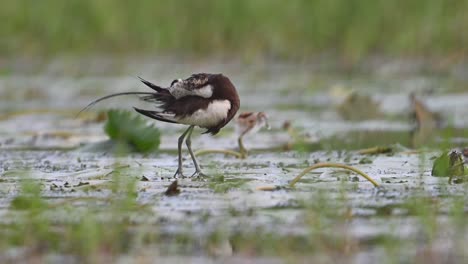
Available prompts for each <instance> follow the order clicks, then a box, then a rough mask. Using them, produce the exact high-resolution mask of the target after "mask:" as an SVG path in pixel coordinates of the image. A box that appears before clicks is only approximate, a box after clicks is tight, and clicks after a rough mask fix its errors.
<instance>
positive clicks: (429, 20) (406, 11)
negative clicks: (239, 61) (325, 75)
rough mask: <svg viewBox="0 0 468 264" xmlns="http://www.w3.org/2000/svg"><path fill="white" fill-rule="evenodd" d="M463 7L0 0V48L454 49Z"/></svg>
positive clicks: (44, 51) (457, 51) (347, 1)
mask: <svg viewBox="0 0 468 264" xmlns="http://www.w3.org/2000/svg"><path fill="white" fill-rule="evenodd" d="M467 11H468V1H464V0H451V1H440V0H411V1H406V0H394V1H385V0H376V1H370V0H369V1H368V0H316V1H312V0H310V1H309V0H302V1H301V0H295V1H287V2H285V1H281V0H256V1H252V0H225V1H219V0H201V1H191V0H187V1H184V0H174V1H162V0H140V1H124V0H119V1H110V0H100V1H92V0H68V1H62V0H43V1H34V0H17V1H2V3H1V7H0V18H1V21H2V23H1V24H0V36H1V38H0V54H1V55H15V54H21V55H28V54H32V55H55V54H57V53H58V54H63V53H65V54H69V53H84V52H86V53H88V52H89V53H99V52H115V53H122V52H123V53H145V52H150V53H156V54H157V53H165V52H178V53H182V54H184V55H201V56H204V55H207V54H211V53H212V52H213V51H214V54H215V55H219V54H228V55H237V56H240V57H244V58H246V57H249V56H273V57H280V58H300V57H307V56H311V55H317V54H323V53H324V52H330V53H332V54H338V55H339V56H341V57H344V58H349V59H359V58H361V57H363V56H366V55H371V54H384V55H389V56H394V55H398V56H427V55H430V56H456V57H458V56H460V55H464V54H465V52H466V49H467V47H468V31H467V30H466V25H468V16H467V15H466V14H467Z"/></svg>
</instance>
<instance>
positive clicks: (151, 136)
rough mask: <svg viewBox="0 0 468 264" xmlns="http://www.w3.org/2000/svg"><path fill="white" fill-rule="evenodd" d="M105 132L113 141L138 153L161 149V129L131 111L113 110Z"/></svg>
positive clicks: (109, 114) (110, 112) (108, 114)
mask: <svg viewBox="0 0 468 264" xmlns="http://www.w3.org/2000/svg"><path fill="white" fill-rule="evenodd" d="M107 116H108V120H107V122H106V124H105V126H104V131H105V132H106V134H107V135H108V136H109V137H110V138H111V140H112V141H114V142H116V143H117V144H120V145H122V146H123V147H129V148H130V149H131V150H133V151H136V152H142V153H148V152H151V151H154V150H157V149H158V148H159V144H160V143H161V140H160V138H161V133H160V132H159V129H158V128H156V127H154V126H152V125H148V124H147V122H146V121H145V120H144V119H143V118H141V117H139V116H136V115H135V114H133V113H131V112H129V111H122V110H111V111H109V112H108V113H107Z"/></svg>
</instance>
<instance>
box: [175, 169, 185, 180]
mask: <svg viewBox="0 0 468 264" xmlns="http://www.w3.org/2000/svg"><path fill="white" fill-rule="evenodd" d="M174 178H176V179H178V178H185V176H184V174H183V173H182V170H179V169H177V171H176V173H175V174H174Z"/></svg>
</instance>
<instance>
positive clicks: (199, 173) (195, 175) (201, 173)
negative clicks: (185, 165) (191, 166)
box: [191, 170, 208, 178]
mask: <svg viewBox="0 0 468 264" xmlns="http://www.w3.org/2000/svg"><path fill="white" fill-rule="evenodd" d="M207 176H208V175H206V174H205V173H203V172H202V171H201V170H197V171H195V173H194V174H192V176H191V178H201V177H207Z"/></svg>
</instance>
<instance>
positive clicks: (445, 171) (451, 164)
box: [432, 151, 465, 177]
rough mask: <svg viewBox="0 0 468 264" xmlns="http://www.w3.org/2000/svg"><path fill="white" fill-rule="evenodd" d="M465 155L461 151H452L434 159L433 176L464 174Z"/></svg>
mask: <svg viewBox="0 0 468 264" xmlns="http://www.w3.org/2000/svg"><path fill="white" fill-rule="evenodd" d="M464 169H465V167H464V165H463V157H462V155H461V153H458V152H456V151H452V152H450V153H448V152H444V153H442V155H440V156H439V157H437V158H436V159H435V160H434V165H433V166H432V176H435V177H453V176H464Z"/></svg>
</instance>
